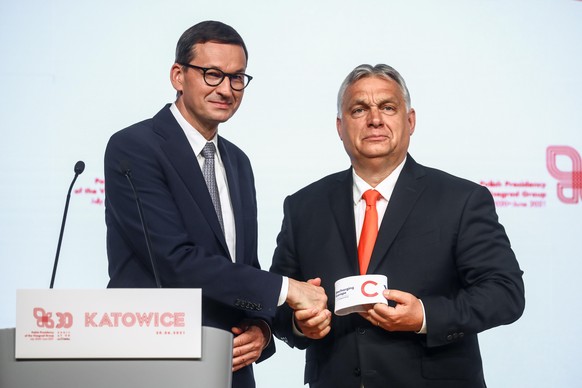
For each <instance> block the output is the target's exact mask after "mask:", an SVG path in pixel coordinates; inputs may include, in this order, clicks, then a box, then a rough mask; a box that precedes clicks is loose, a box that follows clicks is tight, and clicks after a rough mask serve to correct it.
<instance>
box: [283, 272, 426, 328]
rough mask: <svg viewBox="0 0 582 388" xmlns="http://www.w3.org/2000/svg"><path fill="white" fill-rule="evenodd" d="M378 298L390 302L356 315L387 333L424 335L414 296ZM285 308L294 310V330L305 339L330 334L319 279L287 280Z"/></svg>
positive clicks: (384, 294) (390, 293)
mask: <svg viewBox="0 0 582 388" xmlns="http://www.w3.org/2000/svg"><path fill="white" fill-rule="evenodd" d="M382 297H384V298H386V300H387V301H388V300H389V301H392V302H393V305H392V306H389V305H388V304H387V303H377V302H374V303H371V304H366V305H364V306H363V310H362V311H358V314H359V315H360V316H361V317H362V318H364V319H365V320H367V321H368V322H370V324H371V325H372V326H376V327H378V328H380V329H382V330H387V331H408V332H416V333H426V326H425V320H424V306H423V304H422V302H421V301H420V299H418V298H417V297H416V296H415V295H413V294H411V293H408V292H404V291H400V290H388V289H386V290H384V291H383V292H382ZM287 304H288V305H289V306H290V307H291V308H292V309H293V310H294V314H293V317H294V323H295V326H296V327H297V328H298V329H299V330H300V331H301V332H302V333H303V335H305V336H306V337H308V338H311V339H321V338H323V337H325V336H326V335H327V334H328V333H329V332H330V330H331V312H330V311H329V310H328V309H327V296H326V294H325V290H324V289H323V287H321V279H319V278H316V279H310V280H308V281H307V282H305V283H304V282H299V281H297V280H294V279H291V278H289V291H288V294H287Z"/></svg>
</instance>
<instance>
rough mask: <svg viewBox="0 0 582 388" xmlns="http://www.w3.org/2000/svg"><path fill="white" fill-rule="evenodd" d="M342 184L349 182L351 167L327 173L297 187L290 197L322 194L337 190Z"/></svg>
mask: <svg viewBox="0 0 582 388" xmlns="http://www.w3.org/2000/svg"><path fill="white" fill-rule="evenodd" d="M343 184H351V169H348V170H345V171H341V172H336V173H333V174H330V175H327V176H325V177H323V178H321V179H319V180H317V181H315V182H312V183H310V184H308V185H307V186H305V187H303V188H301V189H299V190H298V191H296V192H295V193H293V194H291V195H290V197H294V198H301V197H305V196H313V195H314V194H315V195H317V194H323V193H327V192H329V191H334V190H337V189H338V188H339V187H341V186H342V185H343ZM350 187H351V186H350Z"/></svg>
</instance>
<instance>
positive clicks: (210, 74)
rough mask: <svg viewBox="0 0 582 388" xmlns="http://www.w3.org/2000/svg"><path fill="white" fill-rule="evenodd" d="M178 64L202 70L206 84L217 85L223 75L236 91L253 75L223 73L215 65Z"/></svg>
mask: <svg viewBox="0 0 582 388" xmlns="http://www.w3.org/2000/svg"><path fill="white" fill-rule="evenodd" d="M180 65H182V66H185V67H189V68H191V69H197V70H202V76H203V78H204V82H206V85H208V86H218V85H220V84H221V83H222V81H223V80H224V77H228V80H229V81H230V87H231V88H232V90H236V91H237V92H240V91H241V90H243V89H244V88H246V87H247V86H248V85H249V82H251V80H252V79H253V77H251V76H250V75H248V74H245V73H234V74H232V73H225V72H224V71H222V70H220V69H217V68H215V67H200V66H196V65H191V64H189V63H180Z"/></svg>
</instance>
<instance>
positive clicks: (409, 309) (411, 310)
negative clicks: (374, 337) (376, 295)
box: [360, 290, 424, 332]
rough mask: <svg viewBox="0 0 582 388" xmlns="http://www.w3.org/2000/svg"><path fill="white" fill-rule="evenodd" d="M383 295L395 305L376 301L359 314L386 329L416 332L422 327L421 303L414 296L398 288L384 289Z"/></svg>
mask: <svg viewBox="0 0 582 388" xmlns="http://www.w3.org/2000/svg"><path fill="white" fill-rule="evenodd" d="M383 295H384V297H385V298H386V299H387V300H392V301H394V302H396V306H395V307H390V306H387V305H385V304H383V303H376V304H375V305H372V306H370V309H368V311H367V312H365V313H360V315H361V316H362V317H364V318H365V319H367V320H368V321H370V322H371V323H372V325H374V326H378V327H381V328H382V329H384V330H388V331H414V332H417V331H419V330H420V329H421V328H422V320H423V318H424V316H423V311H422V305H421V304H420V301H419V300H418V298H417V297H416V296H414V295H412V294H409V293H408V292H404V291H398V290H384V294H383Z"/></svg>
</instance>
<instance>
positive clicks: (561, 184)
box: [546, 146, 582, 204]
mask: <svg viewBox="0 0 582 388" xmlns="http://www.w3.org/2000/svg"><path fill="white" fill-rule="evenodd" d="M558 157H561V159H562V161H564V160H566V164H567V166H566V170H562V169H560V168H559V167H558ZM546 164H547V166H548V172H549V173H550V175H551V176H552V177H554V178H556V180H557V181H558V183H557V194H558V198H559V199H560V201H562V202H563V203H567V204H576V203H578V201H580V200H581V199H582V158H581V157H580V154H579V153H578V151H576V150H575V149H574V148H572V147H570V146H549V147H548V148H547V150H546ZM561 166H562V167H564V163H562V164H561ZM569 166H571V167H570V168H568V167H569Z"/></svg>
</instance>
